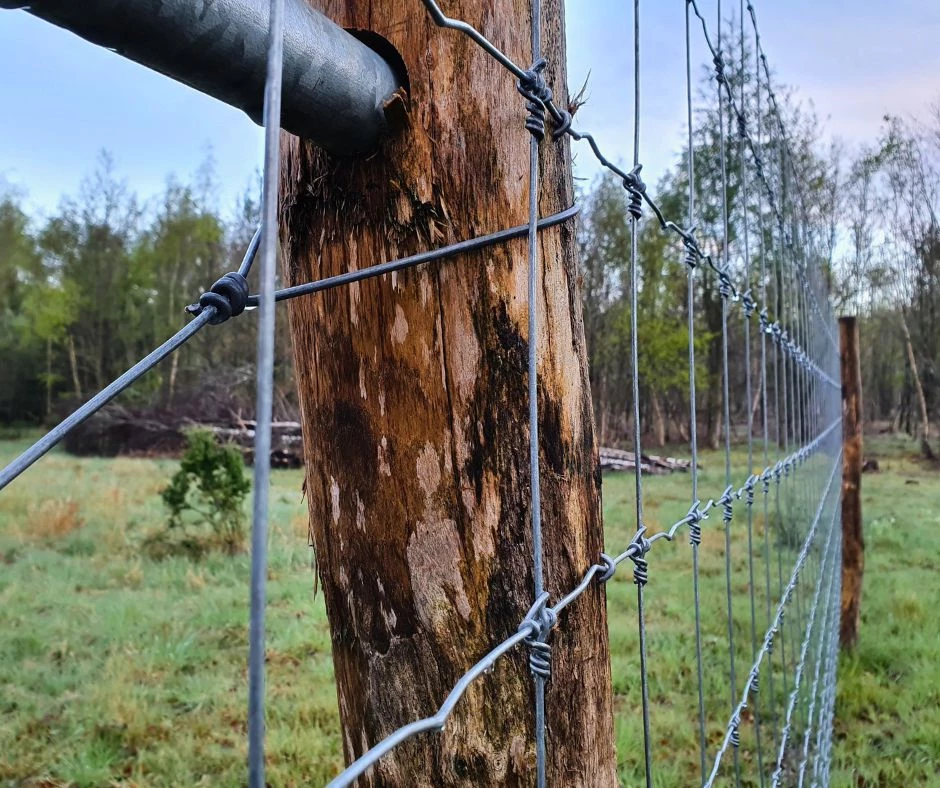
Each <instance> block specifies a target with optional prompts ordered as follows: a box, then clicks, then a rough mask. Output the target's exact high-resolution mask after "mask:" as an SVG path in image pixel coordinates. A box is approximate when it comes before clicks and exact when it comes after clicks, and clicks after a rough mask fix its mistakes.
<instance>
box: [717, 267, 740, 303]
mask: <svg viewBox="0 0 940 788" xmlns="http://www.w3.org/2000/svg"><path fill="white" fill-rule="evenodd" d="M718 293H719V295H720V296H721V297H722V298H731V299H732V300H734V299H735V298H736V297H737V291H736V290H735V289H734V285H733V284H732V283H731V277H730V276H728V269H727V268H722V269H720V270H719V271H718Z"/></svg>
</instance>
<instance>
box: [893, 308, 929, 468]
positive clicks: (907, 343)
mask: <svg viewBox="0 0 940 788" xmlns="http://www.w3.org/2000/svg"><path fill="white" fill-rule="evenodd" d="M899 315H900V317H901V331H902V332H903V333H904V350H905V352H906V353H907V362H908V364H910V365H911V378H912V379H913V381H914V393H915V394H916V396H917V407H918V409H919V411H920V449H921V452H922V453H923V455H924V458H925V459H928V460H932V459H934V453H933V449H931V448H930V419H929V418H928V416H927V399H926V397H924V387H923V384H922V383H921V381H920V373H919V372H918V371H917V359H916V358H915V357H914V345H913V344H912V342H911V332H910V331H909V330H908V328H907V318H906V317H905V316H904V312H903V310H899Z"/></svg>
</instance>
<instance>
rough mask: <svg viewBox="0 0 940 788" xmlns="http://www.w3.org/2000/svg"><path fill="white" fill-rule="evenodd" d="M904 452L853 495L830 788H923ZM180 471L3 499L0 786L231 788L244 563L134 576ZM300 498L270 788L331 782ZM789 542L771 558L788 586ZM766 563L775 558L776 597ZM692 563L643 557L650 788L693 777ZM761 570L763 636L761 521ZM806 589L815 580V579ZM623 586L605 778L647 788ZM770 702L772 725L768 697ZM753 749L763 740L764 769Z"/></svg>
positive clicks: (932, 577)
mask: <svg viewBox="0 0 940 788" xmlns="http://www.w3.org/2000/svg"><path fill="white" fill-rule="evenodd" d="M25 445H26V441H25V440H24V439H18V440H15V441H5V442H2V443H0V463H3V464H5V463H6V462H7V461H8V460H9V459H11V458H12V457H13V456H14V455H15V454H16V453H17V452H18V451H19V450H21V449H22V448H24V447H25ZM910 448H911V447H910V446H909V445H908V444H903V445H901V444H898V443H897V442H895V441H886V440H882V441H879V442H878V444H877V446H876V447H875V449H876V451H875V452H874V453H876V454H878V455H879V456H880V457H882V473H880V474H877V475H866V476H865V479H864V491H865V500H864V505H865V518H866V539H867V553H866V559H867V566H866V575H865V590H864V599H863V605H862V611H863V627H862V637H861V643H860V645H859V648H858V650H857V651H856V653H855V654H853V655H852V656H848V657H843V658H842V660H841V664H840V685H839V696H838V705H837V718H836V735H837V741H836V745H835V752H834V765H833V766H834V771H833V781H834V784H836V785H869V786H871V785H899V786H900V785H924V784H929V783H930V782H931V780H932V779H933V774H934V771H935V764H936V763H937V762H938V761H940V702H938V701H940V697H938V695H940V661H938V660H937V658H936V655H937V653H938V646H940V635H938V633H940V584H938V583H937V580H936V578H937V569H938V565H940V559H938V555H940V552H938V551H940V509H938V508H937V505H936V502H937V500H940V497H938V496H940V473H938V472H937V471H932V470H929V469H927V468H924V467H922V466H919V465H917V464H916V463H914V462H913V461H912V460H910V459H909V458H907V456H906V454H907V453H908V452H909V451H910ZM677 452H679V453H681V450H677ZM869 453H871V451H870V452H869ZM734 460H735V467H736V470H735V474H734V478H735V480H736V482H737V483H740V481H741V480H743V478H744V475H745V474H744V473H743V471H742V470H741V469H742V467H744V465H743V463H744V461H745V460H744V457H743V455H741V454H736V455H735V457H734ZM703 462H704V465H705V468H704V470H703V473H702V479H701V494H702V497H703V498H706V499H707V498H708V497H710V496H715V497H717V496H718V495H720V493H721V491H722V489H723V487H724V484H723V478H724V472H723V462H722V458H721V456H720V455H718V454H714V455H710V454H706V455H704V457H703ZM174 467H175V463H173V462H171V461H163V460H143V459H140V460H138V459H133V460H132V459H118V460H94V459H76V458H72V457H68V456H67V455H64V454H61V453H53V454H52V455H50V456H49V457H47V458H45V459H44V460H43V461H42V462H41V463H40V464H39V465H37V466H36V467H35V468H33V469H32V470H31V471H29V473H28V475H27V476H26V477H24V478H23V479H21V480H20V481H18V482H17V483H15V484H14V485H12V486H11V487H10V488H9V489H8V490H6V491H4V492H3V493H2V494H0V711H2V715H0V784H3V783H6V784H10V785H30V784H32V785H37V786H38V785H44V786H54V785H79V786H85V785H88V786H98V785H109V784H121V785H138V786H145V785H147V786H149V785H239V784H243V782H244V763H245V723H244V720H245V704H246V675H245V659H246V651H247V619H248V616H247V599H248V595H247V586H248V573H249V563H248V557H247V556H236V557H234V558H231V557H226V556H222V555H212V556H210V557H209V558H207V559H206V560H204V561H202V562H200V563H193V562H192V561H190V560H188V559H184V558H173V559H168V560H164V561H161V562H154V561H150V560H147V559H146V558H143V557H141V553H140V544H141V542H142V540H143V538H144V536H145V535H146V534H147V533H148V532H149V531H150V530H151V529H153V528H154V527H155V526H157V525H158V524H159V523H160V522H161V521H162V520H163V518H164V516H165V514H164V512H163V509H162V505H161V503H160V501H159V497H158V494H157V493H158V491H159V489H160V488H161V487H162V486H163V485H164V484H165V483H166V481H167V480H168V479H169V477H170V475H171V473H172V471H173V468H174ZM826 470H828V469H826ZM824 472H825V471H824V470H823V469H822V468H821V467H820V469H819V473H824ZM301 478H302V477H301V473H300V472H294V471H280V472H276V473H275V474H274V490H273V495H272V499H271V500H272V517H271V521H272V535H271V548H270V561H271V567H270V572H269V581H270V582H269V614H268V615H269V618H268V720H269V722H268V762H269V767H268V769H269V773H268V778H269V781H270V783H271V784H272V785H276V786H281V785H284V786H290V785H308V784H314V785H315V784H321V783H323V782H324V781H325V780H326V779H328V778H329V777H330V776H332V775H334V774H335V773H336V771H337V770H338V769H339V768H340V767H341V760H342V759H341V745H340V736H339V720H338V715H337V711H336V696H335V691H334V687H333V670H332V662H331V658H330V638H329V629H328V626H327V623H326V616H325V613H324V610H323V605H322V601H321V598H317V599H314V594H313V575H312V573H311V568H310V563H311V552H310V549H309V548H308V547H307V546H306V507H305V505H304V504H303V503H302V502H301V495H300V485H301ZM909 482H915V483H913V484H912V483H909ZM632 490H633V478H632V476H628V475H620V476H609V477H608V478H607V479H606V480H605V488H604V493H605V521H606V524H607V525H606V527H607V545H608V549H609V550H610V551H619V550H622V549H623V548H624V547H625V546H626V544H628V543H629V539H630V537H631V536H632V531H633V524H634V518H633V515H632V509H633V492H632ZM645 492H646V496H645V498H646V520H647V524H648V526H649V527H650V530H651V531H653V532H655V531H656V530H659V529H660V528H662V527H665V526H668V525H669V524H671V523H672V522H673V521H675V520H677V519H679V518H680V517H681V516H682V515H683V514H684V513H685V512H686V510H687V509H688V506H689V478H688V476H687V475H685V474H675V475H672V476H667V477H656V478H649V479H647V480H646V481H645ZM789 494H790V495H791V498H792V501H793V507H792V508H796V507H797V505H800V506H802V507H804V508H805V507H806V506H807V504H808V503H809V502H810V500H811V498H812V493H811V491H808V490H804V489H802V488H800V487H798V486H796V485H793V489H791V490H790V493H789ZM736 511H737V510H736ZM704 527H705V541H704V544H703V547H702V551H701V553H702V562H701V584H702V600H703V601H702V617H703V639H704V644H705V649H704V658H705V694H706V712H707V718H708V721H709V722H708V743H709V752H710V755H711V754H713V753H714V751H715V749H716V748H717V747H718V746H719V745H720V741H721V737H722V736H723V732H724V725H725V723H726V721H727V718H728V714H729V710H730V699H729V698H728V696H727V695H728V690H727V670H728V659H729V654H728V649H727V619H726V614H725V575H724V552H723V544H724V537H723V534H722V531H721V517H720V511H714V512H713V514H712V517H711V519H709V520H708V521H707V522H706V523H705V524H704ZM733 530H734V534H735V535H734V544H733V548H732V557H733V569H734V573H733V577H734V584H733V587H734V604H735V609H734V634H735V638H736V646H737V648H736V659H737V667H738V674H739V676H741V677H743V676H744V675H745V674H746V672H747V670H748V668H749V667H750V664H751V658H750V657H751V642H750V611H749V604H748V599H749V597H748V561H747V541H746V539H747V537H746V527H745V524H744V522H743V520H740V521H739V520H736V521H735V526H734V527H733ZM799 537H800V534H799V533H795V534H793V536H792V538H791V539H789V540H788V541H787V543H786V544H784V545H782V546H781V549H782V550H783V553H782V555H781V558H782V562H783V570H784V574H785V575H788V574H789V568H790V566H791V565H792V562H793V558H794V557H795V555H796V549H797V547H798V542H799ZM777 547H778V543H777V540H776V539H775V540H774V541H773V543H772V548H773V550H774V552H773V560H772V562H771V563H772V569H773V571H774V574H773V581H774V585H773V587H774V589H776V588H777V582H778V581H777V575H776V571H777V567H776V563H775V561H776V550H777ZM690 552H691V551H690V548H689V546H688V537H687V532H685V531H683V532H682V533H681V536H680V537H679V538H677V540H676V541H675V542H674V543H672V544H669V543H666V542H659V543H657V544H656V545H655V547H654V549H653V552H651V553H650V556H649V560H650V583H649V585H648V586H647V589H646V598H647V619H648V621H647V625H648V645H649V657H650V697H651V701H652V706H653V715H652V726H653V747H654V759H655V782H656V784H657V785H664V786H669V785H688V784H692V783H693V782H694V780H695V775H696V774H697V770H698V732H697V724H696V719H697V712H696V695H695V656H694V655H695V640H694V630H693V624H694V619H693V607H692V596H691V593H692V589H691V580H690V577H691V575H690V565H691V558H690ZM753 555H754V569H755V573H756V578H755V581H756V582H755V590H756V598H755V603H756V605H757V610H758V624H759V627H758V629H759V635H760V634H762V631H763V627H762V626H760V624H761V623H762V622H764V621H765V620H766V612H765V610H766V601H767V600H766V595H765V592H764V580H763V578H764V574H763V572H764V563H763V517H762V509H761V507H760V506H758V505H756V506H755V518H754V546H753ZM808 571H809V574H808V580H811V579H812V572H814V571H815V565H813V564H811V565H810V566H809V568H808ZM631 580H632V578H631V573H630V572H629V568H628V566H623V567H621V571H620V572H619V573H618V575H617V576H616V577H615V578H614V580H613V581H612V582H611V583H610V584H609V587H608V598H609V613H610V629H611V645H612V655H613V657H612V658H613V681H614V691H615V693H616V705H615V708H616V710H617V723H616V724H617V746H618V759H619V772H620V777H621V780H622V782H623V783H624V784H626V785H634V784H638V783H639V782H640V779H641V775H642V723H641V719H640V715H639V708H640V706H639V663H638V657H637V632H636V588H635V586H634V585H633V584H632V582H631ZM811 591H812V585H811V584H810V583H809V582H807V584H805V585H804V586H802V587H801V594H803V597H802V604H803V605H804V606H805V604H806V599H807V597H806V594H808V593H809V592H811ZM804 609H805V608H804ZM785 634H789V630H788V631H786V632H785ZM559 636H560V635H559ZM791 640H794V638H792V637H791ZM793 646H794V644H793V643H791V642H787V644H786V648H787V649H792V648H793ZM788 654H790V655H791V657H792V652H790V651H788ZM775 656H776V657H777V658H779V651H778V652H775ZM778 675H779V670H778ZM811 678H812V677H811V676H809V677H808V678H807V681H808V680H810V679H811ZM762 681H763V683H762V687H761V691H762V693H767V692H768V689H767V684H766V681H765V680H763V679H762ZM777 695H778V706H780V708H782V701H780V699H779V695H780V688H779V686H778V687H777ZM762 697H766V695H762ZM750 720H751V718H750V717H746V719H745V721H746V722H750ZM767 735H768V731H767V729H766V727H765V736H764V752H765V754H766V753H767V750H768V749H769V746H768V742H767V740H766V739H767ZM742 738H743V743H744V745H745V746H744V747H742V756H743V758H744V763H743V766H744V769H745V771H746V772H749V773H751V774H752V773H753V769H754V764H753V756H752V753H753V750H754V733H753V726H752V725H747V726H745V730H744V731H743V734H742ZM728 765H729V766H730V760H729V764H728ZM729 773H730V772H729V771H728V770H726V771H725V772H723V774H725V775H727V774H729ZM745 784H751V783H749V782H748V781H745Z"/></svg>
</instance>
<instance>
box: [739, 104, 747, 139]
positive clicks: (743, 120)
mask: <svg viewBox="0 0 940 788" xmlns="http://www.w3.org/2000/svg"><path fill="white" fill-rule="evenodd" d="M738 136H739V137H740V138H741V139H742V140H746V139H747V117H746V116H745V114H744V112H743V111H739V112H738Z"/></svg>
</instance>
